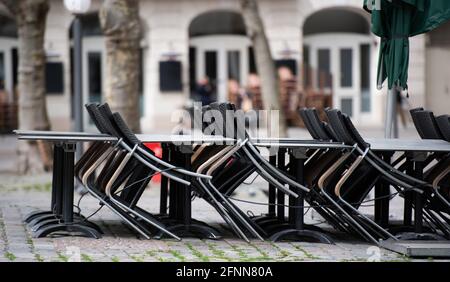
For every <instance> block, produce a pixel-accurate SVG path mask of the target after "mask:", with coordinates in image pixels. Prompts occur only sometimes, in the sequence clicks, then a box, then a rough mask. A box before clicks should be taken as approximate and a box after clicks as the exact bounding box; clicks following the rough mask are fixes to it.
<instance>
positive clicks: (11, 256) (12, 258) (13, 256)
mask: <svg viewBox="0 0 450 282" xmlns="http://www.w3.org/2000/svg"><path fill="white" fill-rule="evenodd" d="M5 258H7V259H8V260H10V261H15V260H16V258H17V257H16V256H15V255H14V254H13V253H10V252H6V253H5Z"/></svg>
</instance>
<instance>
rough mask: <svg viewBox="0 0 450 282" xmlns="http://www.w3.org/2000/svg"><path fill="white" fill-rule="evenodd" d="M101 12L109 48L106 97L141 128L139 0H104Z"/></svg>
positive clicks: (126, 118)
mask: <svg viewBox="0 0 450 282" xmlns="http://www.w3.org/2000/svg"><path fill="white" fill-rule="evenodd" d="M99 16H100V23H101V26H102V30H103V34H104V36H105V41H106V52H107V59H106V68H107V70H106V85H105V96H106V101H107V102H108V103H109V104H110V106H111V108H112V110H113V111H117V112H119V113H120V114H121V115H122V116H123V117H124V119H125V121H126V122H127V124H128V125H129V126H130V128H131V129H132V130H133V131H134V132H139V131H140V122H139V119H140V116H139V71H140V69H139V60H140V53H139V50H140V46H139V44H140V39H141V22H140V18H139V1H138V0H105V1H104V2H103V4H102V7H101V9H100V12H99Z"/></svg>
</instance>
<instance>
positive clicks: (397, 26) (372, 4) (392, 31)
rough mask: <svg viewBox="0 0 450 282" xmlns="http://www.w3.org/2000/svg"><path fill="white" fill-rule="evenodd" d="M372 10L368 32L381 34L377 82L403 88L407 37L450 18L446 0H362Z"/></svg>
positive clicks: (406, 73)
mask: <svg viewBox="0 0 450 282" xmlns="http://www.w3.org/2000/svg"><path fill="white" fill-rule="evenodd" d="M364 8H365V9H366V10H367V11H369V12H371V14H372V32H373V33H374V34H375V35H377V36H379V37H381V46H380V55H379V61H378V75H377V86H378V88H381V86H382V83H383V82H384V81H385V80H386V79H387V80H388V87H389V89H392V87H394V86H399V87H401V88H402V89H407V88H408V86H407V82H408V64H409V37H412V36H415V35H418V34H421V33H425V32H428V31H430V30H432V29H435V28H437V27H438V26H439V25H441V24H442V23H444V22H446V21H447V20H449V19H450V0H364Z"/></svg>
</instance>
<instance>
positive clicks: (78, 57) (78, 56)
mask: <svg viewBox="0 0 450 282" xmlns="http://www.w3.org/2000/svg"><path fill="white" fill-rule="evenodd" d="M72 28H73V55H74V58H73V70H74V71H73V77H74V81H73V82H72V83H73V90H74V100H73V102H74V107H73V109H74V119H75V131H79V132H83V76H82V72H83V70H82V67H83V57H82V48H83V47H82V42H81V40H82V34H81V31H82V26H81V19H80V17H79V16H78V15H75V19H74V21H73V27H72ZM82 154H83V146H77V152H76V158H77V160H78V159H79V158H80V157H81V155H82Z"/></svg>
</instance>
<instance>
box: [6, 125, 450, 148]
mask: <svg viewBox="0 0 450 282" xmlns="http://www.w3.org/2000/svg"><path fill="white" fill-rule="evenodd" d="M14 132H15V133H16V134H17V135H18V136H19V139H21V140H47V141H54V142H69V141H73V142H88V141H116V140H117V138H115V137H111V136H108V135H105V134H100V133H86V132H63V131H28V130H16V131H14ZM137 137H138V138H139V140H141V141H142V142H145V143H153V142H154V143H171V142H173V143H175V144H192V143H213V144H214V143H215V144H224V143H225V144H233V143H234V141H235V140H234V139H231V138H224V137H221V136H210V135H200V134H194V135H170V134H137ZM366 141H367V142H368V143H369V144H370V145H371V149H372V150H374V151H416V152H450V142H447V141H444V140H423V139H384V138H367V139H366ZM252 143H253V144H254V145H256V146H259V147H283V148H312V149H315V148H316V149H321V148H324V149H325V148H337V149H339V148H342V149H343V148H350V147H351V146H348V145H343V144H341V143H333V142H320V141H317V140H312V139H309V140H308V139H295V138H279V139H276V138H257V139H252Z"/></svg>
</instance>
